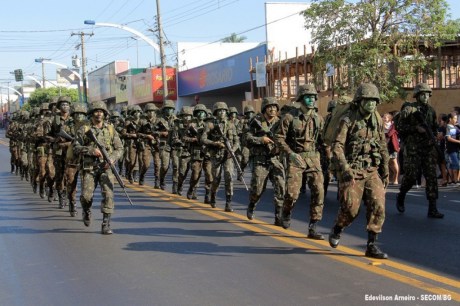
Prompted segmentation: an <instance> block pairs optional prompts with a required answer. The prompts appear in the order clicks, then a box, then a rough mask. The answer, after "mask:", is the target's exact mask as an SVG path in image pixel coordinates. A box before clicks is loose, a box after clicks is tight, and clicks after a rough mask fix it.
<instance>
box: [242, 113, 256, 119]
mask: <svg viewBox="0 0 460 306" xmlns="http://www.w3.org/2000/svg"><path fill="white" fill-rule="evenodd" d="M244 117H246V119H247V120H250V119H251V118H252V117H254V112H247V113H245V114H244Z"/></svg>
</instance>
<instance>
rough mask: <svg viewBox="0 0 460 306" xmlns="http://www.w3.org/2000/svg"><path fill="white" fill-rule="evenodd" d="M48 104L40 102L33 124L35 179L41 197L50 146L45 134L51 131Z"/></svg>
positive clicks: (42, 196) (42, 195) (43, 189)
mask: <svg viewBox="0 0 460 306" xmlns="http://www.w3.org/2000/svg"><path fill="white" fill-rule="evenodd" d="M49 113H50V110H49V105H48V103H42V105H41V106H40V116H39V120H38V122H37V123H36V125H35V131H34V134H33V136H34V138H35V139H36V142H35V147H36V151H37V166H36V168H37V171H36V179H35V180H37V181H38V187H39V195H40V197H41V198H42V199H44V198H45V196H46V194H45V180H46V179H47V174H48V173H47V167H46V162H47V160H48V151H49V150H50V146H49V143H48V140H47V138H46V137H47V135H48V134H49V133H50V132H51V122H50V120H49V117H48V115H49Z"/></svg>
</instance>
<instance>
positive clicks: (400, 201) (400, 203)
mask: <svg viewBox="0 0 460 306" xmlns="http://www.w3.org/2000/svg"><path fill="white" fill-rule="evenodd" d="M405 197H406V195H405V194H404V193H402V192H399V193H398V195H397V196H396V209H397V210H398V211H399V212H400V213H403V212H404V211H405V210H406V208H405V207H404V199H405Z"/></svg>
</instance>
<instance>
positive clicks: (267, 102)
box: [260, 97, 280, 113]
mask: <svg viewBox="0 0 460 306" xmlns="http://www.w3.org/2000/svg"><path fill="white" fill-rule="evenodd" d="M270 105H276V107H277V108H278V110H279V109H280V105H279V103H278V100H276V98H275V97H265V98H264V99H263V100H262V105H261V107H260V108H261V110H262V113H263V112H265V108H267V106H270Z"/></svg>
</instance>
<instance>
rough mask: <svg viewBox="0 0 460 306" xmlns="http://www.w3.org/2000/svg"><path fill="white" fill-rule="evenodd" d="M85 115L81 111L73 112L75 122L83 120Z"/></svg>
mask: <svg viewBox="0 0 460 306" xmlns="http://www.w3.org/2000/svg"><path fill="white" fill-rule="evenodd" d="M85 117H86V115H85V114H83V113H75V114H73V119H74V120H75V121H77V122H82V121H83V120H85Z"/></svg>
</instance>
